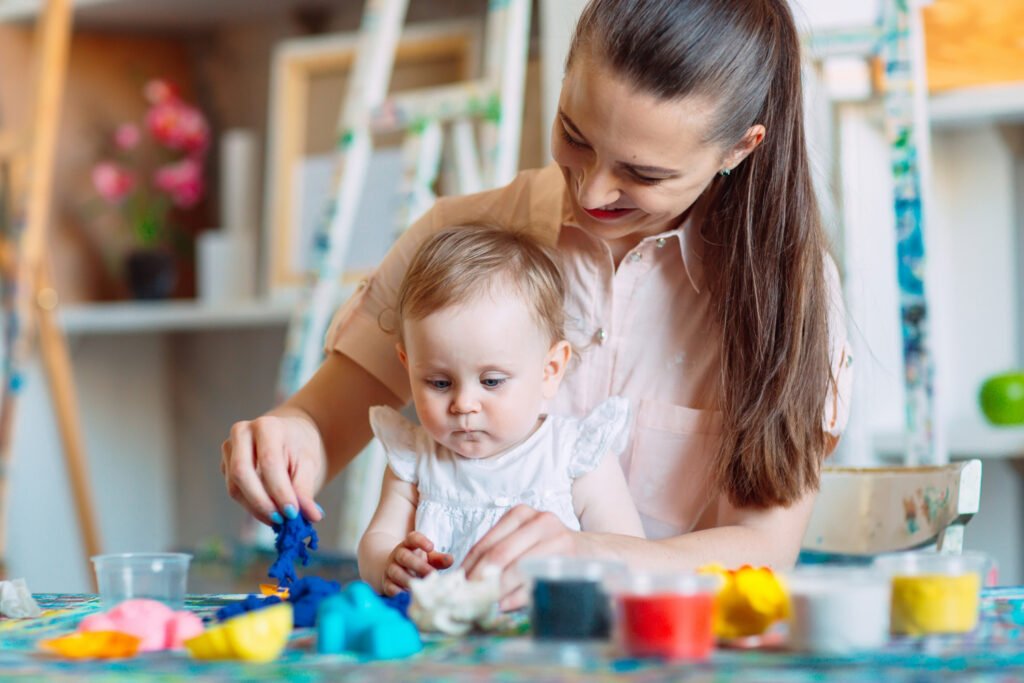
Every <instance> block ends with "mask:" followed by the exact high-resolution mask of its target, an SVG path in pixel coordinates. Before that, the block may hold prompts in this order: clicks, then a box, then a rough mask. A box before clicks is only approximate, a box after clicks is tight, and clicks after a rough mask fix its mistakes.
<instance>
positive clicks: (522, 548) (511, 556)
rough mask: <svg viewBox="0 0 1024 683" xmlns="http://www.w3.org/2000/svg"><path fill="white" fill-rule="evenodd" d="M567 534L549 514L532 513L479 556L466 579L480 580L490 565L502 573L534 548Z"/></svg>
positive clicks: (562, 526) (467, 573)
mask: <svg viewBox="0 0 1024 683" xmlns="http://www.w3.org/2000/svg"><path fill="white" fill-rule="evenodd" d="M566 532H568V529H566V528H565V525H564V524H562V522H561V521H560V520H559V519H558V517H556V516H555V515H553V514H551V513H550V512H534V515H533V516H532V517H531V518H530V519H528V520H527V521H526V522H524V523H523V524H521V525H520V526H519V527H518V528H516V529H515V530H514V531H512V532H511V533H509V534H507V535H506V536H504V537H502V538H501V540H499V541H498V542H497V543H495V544H494V545H492V546H491V547H489V548H488V549H487V550H486V551H484V553H483V554H482V555H481V556H480V558H479V560H478V562H477V564H476V566H475V567H473V569H472V570H470V571H467V572H466V576H467V578H470V579H474V578H481V577H482V576H483V568H484V567H486V566H488V565H492V566H495V567H497V568H498V569H500V570H501V571H502V572H504V571H505V569H506V568H507V567H509V566H511V565H513V564H515V563H516V562H517V561H518V560H519V558H520V557H522V556H523V555H524V554H526V552H527V551H529V550H531V549H532V548H533V547H534V546H536V545H538V544H541V543H544V542H546V541H548V540H549V539H551V538H553V537H556V536H558V535H560V534H563V533H566Z"/></svg>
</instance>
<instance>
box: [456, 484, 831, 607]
mask: <svg viewBox="0 0 1024 683" xmlns="http://www.w3.org/2000/svg"><path fill="white" fill-rule="evenodd" d="M815 495H816V494H814V493H810V494H807V495H805V496H804V497H803V498H802V499H801V500H799V501H797V502H796V503H794V504H793V505H791V506H790V507H788V508H781V507H780V508H771V509H768V510H740V509H737V508H733V507H732V506H730V505H728V504H721V505H719V509H718V520H717V523H718V526H716V527H715V528H712V529H704V530H701V531H695V532H692V533H688V534H683V535H681V536H674V537H672V538H666V539H661V540H657V541H648V540H644V539H642V538H634V537H630V536H623V535H620V534H598V533H590V532H583V531H575V532H574V531H570V530H569V529H567V528H566V527H565V525H563V524H562V523H561V522H559V521H558V518H557V517H555V515H553V514H550V513H546V512H537V511H536V510H534V509H532V508H529V507H526V506H519V507H517V508H514V509H512V510H511V511H509V513H508V514H506V515H505V516H504V517H503V518H502V519H501V521H499V522H498V523H497V524H496V525H495V526H494V528H493V529H491V531H489V532H488V533H487V534H486V535H485V536H484V537H483V538H481V539H480V541H479V542H478V543H477V544H476V546H474V547H473V549H472V550H470V552H469V554H468V555H467V556H466V560H465V562H464V563H463V567H464V568H465V569H466V572H467V574H468V575H469V576H470V577H471V578H477V577H478V576H480V575H481V573H482V569H483V567H484V566H486V565H496V566H498V567H500V568H502V569H503V570H504V572H503V574H502V591H503V594H504V595H505V597H504V598H503V599H502V604H501V607H502V609H515V608H516V607H519V606H521V605H522V604H523V603H524V602H525V597H526V596H525V594H524V592H523V591H522V590H521V578H520V577H519V576H518V574H517V573H516V572H514V571H509V570H511V569H513V568H514V567H515V564H516V562H518V561H519V560H520V559H522V558H523V557H527V556H530V555H537V556H541V555H576V556H580V557H597V558H606V559H616V560H620V561H623V562H626V563H627V564H629V565H630V566H631V567H634V568H637V569H641V568H642V569H646V570H651V571H688V570H693V569H696V568H697V567H700V566H701V565H705V564H708V563H711V562H719V563H721V564H723V565H725V566H727V567H731V566H738V565H741V564H753V565H766V566H771V567H775V568H785V567H789V566H792V564H793V563H794V562H795V561H796V557H797V555H798V554H799V551H800V541H801V540H802V538H803V534H804V530H805V529H806V527H807V520H808V518H809V517H810V513H811V509H812V507H813V506H814V498H815Z"/></svg>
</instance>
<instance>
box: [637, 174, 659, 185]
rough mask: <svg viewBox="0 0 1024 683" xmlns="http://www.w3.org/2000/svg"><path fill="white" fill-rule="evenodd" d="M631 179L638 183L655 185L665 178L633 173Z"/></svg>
mask: <svg viewBox="0 0 1024 683" xmlns="http://www.w3.org/2000/svg"><path fill="white" fill-rule="evenodd" d="M633 180H635V181H636V182H638V183H640V184H641V185H657V184H658V183H660V182H662V181H663V180H665V179H664V178H650V177H648V176H645V175H638V174H636V173H634V174H633Z"/></svg>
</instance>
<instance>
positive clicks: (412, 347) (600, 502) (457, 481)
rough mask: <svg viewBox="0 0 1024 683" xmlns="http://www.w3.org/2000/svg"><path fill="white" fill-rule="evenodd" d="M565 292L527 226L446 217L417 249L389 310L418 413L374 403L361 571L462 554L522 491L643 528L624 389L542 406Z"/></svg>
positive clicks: (576, 524) (425, 568)
mask: <svg viewBox="0 0 1024 683" xmlns="http://www.w3.org/2000/svg"><path fill="white" fill-rule="evenodd" d="M564 299H565V291H564V284H563V280H562V275H561V272H560V270H559V268H558V266H557V265H556V259H555V257H554V256H553V255H552V252H551V251H549V250H548V249H547V248H545V247H544V246H542V245H540V244H539V243H537V242H535V241H534V240H533V239H532V238H530V237H528V236H526V235H523V234H519V233H514V232H509V231H506V230H501V229H496V228H483V227H463V228H454V229H450V230H446V231H443V232H440V233H438V234H436V235H434V236H433V237H432V238H430V239H428V240H427V241H426V242H424V243H423V245H422V246H421V247H420V248H419V250H418V251H417V252H416V254H415V255H414V257H413V259H412V262H411V263H410V265H409V270H408V272H407V273H406V276H405V279H404V281H403V282H402V285H401V287H400V289H399V292H398V298H397V304H396V310H395V313H396V317H397V320H396V325H397V330H396V331H397V333H398V337H399V342H398V345H397V349H398V357H399V359H400V360H401V362H402V365H403V366H404V367H405V368H406V369H407V370H408V373H409V383H410V385H411V386H412V397H413V401H414V402H415V404H416V413H417V415H418V416H419V420H420V423H421V426H418V425H415V424H413V423H412V422H410V421H409V420H407V419H405V418H404V417H402V415H400V414H399V413H398V412H396V411H395V410H393V409H391V408H388V407H383V406H376V407H374V408H371V409H370V424H371V426H372V427H373V432H374V434H375V435H376V437H377V438H378V439H379V440H380V441H381V442H382V443H383V445H384V449H385V451H386V453H387V459H388V469H387V471H386V472H385V475H384V483H383V487H382V490H381V497H380V503H379V504H378V506H377V510H376V512H375V513H374V516H373V519H372V520H371V522H370V525H369V527H368V528H367V530H366V533H365V534H364V535H363V538H362V540H361V541H360V543H359V572H360V574H361V575H362V577H363V578H364V579H365V580H366V581H368V582H369V583H370V584H372V585H373V586H374V588H376V589H377V590H378V591H380V592H382V593H384V594H386V595H395V594H397V593H399V592H401V591H403V590H406V589H407V588H408V587H409V581H410V579H413V578H417V577H422V576H425V575H427V574H429V573H430V572H432V571H434V570H436V569H447V568H448V567H452V566H458V565H460V564H461V562H462V560H463V558H464V557H465V556H466V553H468V552H469V550H470V548H472V547H473V545H474V544H475V543H476V542H477V541H478V540H479V539H480V538H481V537H482V536H483V535H484V534H485V533H486V532H487V531H489V530H490V529H491V527H493V526H494V524H495V523H496V522H497V521H498V520H499V519H500V518H501V517H502V516H503V515H504V514H505V513H506V512H508V511H509V510H510V509H511V508H513V507H515V506H516V505H519V504H526V505H529V506H531V507H533V508H535V509H537V510H541V511H546V512H550V513H552V514H554V515H557V516H558V519H559V520H560V521H561V522H562V523H563V524H565V525H566V526H567V527H569V528H570V529H574V530H579V529H581V528H582V530H583V531H593V532H603V533H616V534H628V535H632V536H642V535H643V530H642V528H641V525H640V518H639V515H638V514H637V511H636V507H635V506H634V504H633V501H632V498H631V497H630V494H629V490H628V488H627V486H626V481H625V477H624V476H623V474H622V470H621V469H620V467H619V463H618V458H617V457H616V456H617V455H618V453H619V451H621V450H622V449H623V448H625V446H626V442H627V439H628V436H629V424H630V422H629V409H628V405H627V402H626V400H625V399H623V398H618V397H613V398H610V399H608V400H606V401H605V402H604V403H602V404H600V405H599V406H597V407H596V408H595V409H594V410H593V412H592V413H591V414H589V415H587V416H586V417H583V418H582V419H577V418H569V417H559V416H554V415H547V414H545V406H546V404H547V402H548V401H550V400H551V399H552V398H553V397H554V396H555V393H556V392H557V391H558V385H559V383H560V382H561V381H562V377H563V376H564V374H565V372H566V368H567V366H568V364H569V359H570V357H571V355H572V350H571V347H570V345H569V342H568V341H566V340H565V333H564V329H563V328H564V324H565V321H564V319H565V313H564V311H563V301H564Z"/></svg>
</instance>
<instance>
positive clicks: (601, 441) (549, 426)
mask: <svg viewBox="0 0 1024 683" xmlns="http://www.w3.org/2000/svg"><path fill="white" fill-rule="evenodd" d="M370 425H371V426H372V427H373V433H374V435H375V436H376V437H377V438H378V439H380V441H381V443H382V444H384V450H385V452H386V453H387V459H388V466H389V467H390V468H391V471H392V472H394V473H395V476H396V477H398V478H399V479H401V480H403V481H407V482H410V483H412V484H415V485H416V488H417V490H418V492H419V504H418V506H417V508H416V530H417V531H419V532H421V533H423V534H424V535H425V536H426V537H427V538H429V539H430V540H431V541H433V542H434V546H435V549H437V550H439V551H441V552H445V553H451V554H452V555H453V556H454V558H455V562H454V564H453V565H452V567H458V566H460V565H461V564H462V560H463V559H464V558H465V557H466V553H468V552H469V550H470V548H472V547H473V545H474V544H476V542H477V541H478V540H480V538H481V537H482V536H483V535H484V534H485V533H487V532H488V531H489V530H490V529H491V528H492V527H493V526H494V525H495V523H497V521H498V520H499V519H501V517H502V516H503V515H504V514H505V513H506V512H508V511H509V510H510V509H512V508H513V507H515V506H516V505H519V504H520V503H525V504H526V505H529V506H530V507H532V508H534V509H536V510H541V511H545V512H551V513H554V514H555V515H557V516H558V519H559V520H561V521H562V523H563V524H565V525H566V526H567V527H569V528H570V529H573V530H579V528H580V523H579V520H578V519H577V518H576V513H575V512H574V511H573V505H572V482H573V480H574V479H576V478H577V477H580V476H582V475H584V474H586V473H587V472H590V471H591V470H593V469H594V468H595V467H597V465H598V463H600V462H601V459H602V458H604V457H605V456H609V455H610V456H612V457H616V456H618V454H619V453H620V452H621V451H622V450H623V449H625V447H626V444H627V443H628V438H629V430H630V416H629V402H628V401H627V399H625V398H621V397H617V396H613V397H611V398H609V399H607V400H605V401H604V402H603V403H601V404H600V405H599V406H597V407H596V408H595V409H594V410H593V412H591V413H590V414H589V415H587V416H586V417H583V418H572V417H559V416H555V415H548V416H546V417H545V419H544V422H543V423H542V424H541V425H540V427H538V428H537V430H536V431H535V432H534V433H533V434H531V435H530V437H529V438H527V439H526V441H524V442H522V443H521V444H519V445H518V446H516V447H514V448H512V449H510V450H508V451H506V452H504V453H502V454H500V455H497V456H493V457H490V458H482V459H472V458H464V457H462V456H459V455H456V454H455V453H452V452H451V451H450V450H448V449H447V448H445V447H443V446H441V445H440V444H438V443H436V442H435V441H434V440H433V439H432V438H430V435H429V434H427V432H426V431H425V430H424V429H423V428H422V427H420V426H419V425H416V424H414V423H413V422H410V421H409V420H408V419H406V418H405V417H403V416H402V415H401V414H400V413H398V412H397V411H396V410H394V409H393V408H389V407H386V406H375V407H373V408H370Z"/></svg>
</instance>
